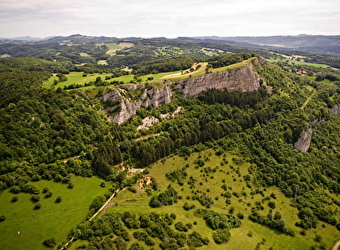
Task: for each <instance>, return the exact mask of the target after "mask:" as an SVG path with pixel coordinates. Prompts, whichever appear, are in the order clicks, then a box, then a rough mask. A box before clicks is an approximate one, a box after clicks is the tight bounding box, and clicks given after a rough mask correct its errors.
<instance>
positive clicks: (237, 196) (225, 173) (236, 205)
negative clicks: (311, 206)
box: [106, 149, 338, 249]
mask: <svg viewBox="0 0 340 250" xmlns="http://www.w3.org/2000/svg"><path fill="white" fill-rule="evenodd" d="M200 159H201V160H203V161H204V163H205V164H204V166H201V167H200V166H198V165H197V162H198V160H200ZM183 167H184V168H185V169H186V171H187V173H188V175H187V178H186V179H185V180H184V182H183V183H182V184H178V183H176V182H173V181H170V180H168V179H167V178H166V176H165V175H166V173H169V172H171V171H173V170H179V169H182V168H183ZM250 167H251V164H250V163H248V162H246V161H245V159H242V158H240V157H238V156H236V155H235V154H233V153H229V152H228V153H226V154H224V155H223V156H217V155H216V154H215V152H214V150H211V149H209V150H205V151H203V152H201V153H192V154H191V155H190V156H189V157H188V158H187V159H186V158H183V157H179V156H174V157H169V158H167V159H166V160H164V161H160V162H158V163H156V164H154V165H153V166H152V167H151V168H150V169H149V173H148V174H147V176H152V177H154V178H155V179H156V182H157V183H158V186H159V189H160V191H153V194H152V195H155V194H158V193H159V192H161V191H162V190H165V189H166V187H167V186H168V185H171V186H172V187H174V188H175V190H176V191H177V192H178V193H179V196H180V197H181V198H180V199H179V200H178V201H177V203H175V204H173V205H171V206H162V207H160V208H151V207H150V206H149V204H148V203H149V201H150V199H151V196H148V195H147V193H146V192H145V190H144V189H143V188H141V186H140V185H136V186H135V187H136V189H137V193H132V192H130V191H128V190H124V191H122V192H120V193H119V195H118V196H117V197H115V198H114V199H113V200H112V204H111V206H109V207H108V209H107V210H106V212H113V213H123V212H126V211H129V212H131V213H135V214H137V215H138V214H142V213H151V212H157V213H169V214H170V213H174V214H176V215H177V219H176V222H178V221H181V222H183V223H194V222H196V223H194V225H193V228H192V229H191V230H189V232H191V231H197V232H199V233H200V234H202V236H204V237H208V238H209V240H210V243H209V245H208V246H206V247H202V248H200V249H226V248H228V249H240V244H242V249H255V248H256V246H257V245H258V244H261V245H264V247H265V249H269V248H270V247H272V248H273V249H309V248H310V247H311V246H312V245H316V243H315V241H314V238H315V236H316V235H317V234H318V235H322V242H321V244H323V245H325V246H326V249H330V248H331V247H332V245H333V243H334V241H335V240H334V239H336V238H337V235H338V231H337V230H336V228H335V227H332V226H330V225H327V224H326V223H325V224H326V225H324V224H322V223H321V222H320V223H319V225H318V227H317V228H316V229H311V230H308V231H307V233H306V235H302V234H300V232H301V231H302V229H301V228H298V227H296V226H295V222H297V221H298V220H299V219H298V217H297V209H296V208H295V207H294V206H292V204H293V201H292V200H291V199H289V198H287V197H285V196H284V195H283V194H282V193H281V192H280V190H279V189H278V188H276V187H270V188H260V187H257V186H256V185H255V184H254V183H251V184H250V185H249V183H248V185H247V182H246V181H245V176H246V175H249V172H248V170H249V168H250ZM250 176H251V178H252V179H253V178H254V176H252V175H251V174H250ZM189 178H193V179H194V180H195V184H194V187H192V186H190V185H189V184H188V181H189ZM223 184H225V185H226V186H227V190H228V191H229V192H230V193H232V196H231V197H230V199H229V203H227V202H226V201H227V199H226V198H225V197H223V196H222V194H223V193H224V192H225V190H223V188H222V185H223ZM194 194H199V195H200V194H203V195H205V196H209V197H211V198H212V200H213V204H212V205H211V206H210V209H211V210H214V211H216V212H219V213H226V214H228V213H233V214H235V215H236V214H238V213H241V214H243V215H244V219H242V220H241V221H242V224H241V227H239V228H235V229H231V230H230V232H231V235H232V237H231V239H230V241H229V242H228V243H226V244H222V245H217V244H215V243H214V241H213V239H212V233H213V230H212V229H210V228H208V227H207V226H206V224H205V222H204V220H203V219H202V218H199V217H197V216H195V215H194V211H195V210H196V209H199V208H205V207H204V206H203V205H201V204H200V202H199V201H197V200H194V199H192V197H193V195H194ZM273 197H275V198H273ZM268 201H273V202H275V204H276V208H275V209H273V213H275V212H276V211H277V212H279V213H280V214H281V215H282V219H283V220H284V221H285V224H286V226H287V227H288V228H291V229H292V230H293V231H294V232H295V236H294V237H292V236H288V235H285V234H283V233H281V232H278V231H276V230H274V229H270V228H268V227H266V226H263V225H260V224H257V223H254V222H252V221H250V220H249V219H248V216H249V215H250V213H251V209H252V207H255V203H256V202H257V203H258V204H261V206H263V211H260V213H261V214H263V215H266V214H268V213H269V210H270V209H271V208H270V207H269V206H268ZM185 203H189V204H192V205H194V206H195V208H194V209H192V210H190V211H186V210H184V209H183V205H184V204H185ZM172 227H173V225H172ZM173 229H174V230H175V228H174V227H173Z"/></svg>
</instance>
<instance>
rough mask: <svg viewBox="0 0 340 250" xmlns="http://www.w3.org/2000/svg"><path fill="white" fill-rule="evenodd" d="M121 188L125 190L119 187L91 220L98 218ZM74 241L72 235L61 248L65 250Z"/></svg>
mask: <svg viewBox="0 0 340 250" xmlns="http://www.w3.org/2000/svg"><path fill="white" fill-rule="evenodd" d="M121 190H123V189H120V188H118V189H117V190H116V191H115V192H114V193H113V194H112V195H111V196H110V198H109V199H108V200H107V201H106V202H105V203H104V205H103V206H101V208H99V209H98V211H97V212H96V213H95V214H94V215H92V217H91V218H90V219H89V221H91V220H93V219H94V218H96V216H97V215H98V214H99V213H100V212H101V211H102V210H103V209H104V208H105V207H106V206H107V205H108V204H109V203H110V201H111V200H112V199H113V197H115V196H116V195H117V194H118V193H119V191H121ZM73 241H74V237H72V238H71V239H70V240H69V241H68V242H66V243H65V244H64V246H62V247H61V248H60V250H64V249H66V248H67V246H68V245H70V244H71V243H72V242H73Z"/></svg>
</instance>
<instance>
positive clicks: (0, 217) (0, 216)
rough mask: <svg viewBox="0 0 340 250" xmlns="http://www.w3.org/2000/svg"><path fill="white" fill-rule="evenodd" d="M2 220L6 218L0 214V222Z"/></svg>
mask: <svg viewBox="0 0 340 250" xmlns="http://www.w3.org/2000/svg"><path fill="white" fill-rule="evenodd" d="M4 220H6V216H5V215H3V214H0V222H2V221H4Z"/></svg>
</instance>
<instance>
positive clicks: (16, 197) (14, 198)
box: [11, 196, 19, 202]
mask: <svg viewBox="0 0 340 250" xmlns="http://www.w3.org/2000/svg"><path fill="white" fill-rule="evenodd" d="M18 200H19V197H18V196H13V197H12V200H11V202H17V201H18Z"/></svg>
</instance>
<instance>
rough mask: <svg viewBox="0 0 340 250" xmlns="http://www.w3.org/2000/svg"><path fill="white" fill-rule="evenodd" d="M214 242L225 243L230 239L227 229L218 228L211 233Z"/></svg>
mask: <svg viewBox="0 0 340 250" xmlns="http://www.w3.org/2000/svg"><path fill="white" fill-rule="evenodd" d="M212 237H213V239H214V241H215V243H216V244H222V243H226V242H228V241H229V239H230V232H229V230H228V229H218V230H216V231H215V232H214V233H213V235H212Z"/></svg>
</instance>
